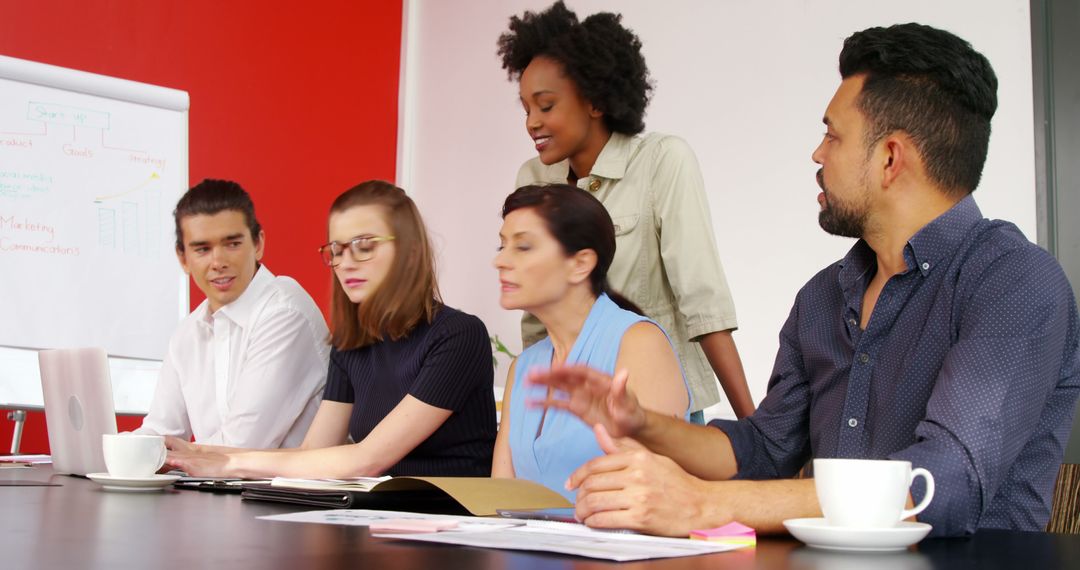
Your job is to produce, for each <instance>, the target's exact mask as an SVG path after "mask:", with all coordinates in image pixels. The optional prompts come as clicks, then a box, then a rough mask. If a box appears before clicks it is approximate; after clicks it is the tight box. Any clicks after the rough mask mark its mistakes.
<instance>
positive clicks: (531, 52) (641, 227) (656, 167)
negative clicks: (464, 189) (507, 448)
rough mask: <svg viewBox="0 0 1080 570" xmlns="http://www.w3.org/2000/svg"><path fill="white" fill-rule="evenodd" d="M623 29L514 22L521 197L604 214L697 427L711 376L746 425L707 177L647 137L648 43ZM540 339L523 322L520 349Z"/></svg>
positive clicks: (745, 391)
mask: <svg viewBox="0 0 1080 570" xmlns="http://www.w3.org/2000/svg"><path fill="white" fill-rule="evenodd" d="M621 19H622V17H621V16H620V15H618V14H612V13H608V12H601V13H598V14H593V15H592V16H589V17H588V18H585V20H583V21H578V18H577V15H576V14H575V13H574V12H572V11H570V10H569V9H567V7H566V6H565V5H564V4H563V3H562V2H561V1H560V2H556V3H555V4H553V5H552V6H551V7H550V8H548V9H547V10H544V11H543V12H539V13H536V12H525V14H524V15H522V16H520V17H519V16H513V17H511V18H510V27H509V30H508V31H507V32H505V33H504V34H502V35H501V36H500V37H499V41H498V53H499V56H500V57H501V58H502V66H503V69H505V70H506V71H507V73H508V74H509V76H510V79H511V80H516V81H518V84H519V93H520V97H521V104H522V106H523V107H524V109H525V129H526V131H527V132H528V134H529V136H530V137H531V138H532V139H533V141H534V143H535V145H536V151H537V153H538V154H539V156H537V157H535V158H533V159H531V160H529V161H527V162H526V163H525V164H524V165H522V167H521V170H520V171H519V172H518V177H517V187H521V186H527V185H532V184H555V183H559V184H567V183H568V184H572V185H576V186H577V187H579V188H582V189H584V190H587V191H589V192H590V193H591V194H592V195H594V196H596V198H598V199H599V200H600V201H601V202H602V203H603V204H604V206H605V207H606V208H607V210H608V211H609V212H610V214H611V218H612V222H613V223H614V224H615V235H616V240H617V249H616V255H615V260H614V262H613V263H612V264H611V268H610V270H609V272H608V279H609V280H610V283H611V286H612V288H613V289H614V290H616V291H619V292H620V293H622V294H623V295H625V296H626V298H628V299H629V300H630V301H632V302H634V303H635V304H636V305H638V306H639V307H641V308H642V310H643V311H644V312H645V314H646V315H648V316H649V317H650V318H652V319H654V320H656V321H657V322H658V323H659V324H660V325H661V326H662V327H663V328H664V330H666V331H667V332H668V334H669V335H670V337H671V340H672V341H673V343H674V345H675V348H676V351H677V352H678V355H679V358H680V360H681V361H682V363H683V367H684V369H685V373H686V376H687V379H688V381H689V384H690V387H691V392H692V396H693V410H694V411H695V412H696V413H695V414H694V415H693V416H692V419H693V420H694V421H696V422H697V423H702V422H703V415H702V413H701V412H700V410H702V409H703V408H705V407H708V406H710V405H712V404H715V403H717V402H719V401H720V393H719V391H718V390H717V385H716V382H715V381H714V380H713V378H712V373H713V372H715V373H716V377H717V378H719V380H720V384H721V385H722V386H723V388H724V392H725V393H726V395H727V397H728V400H729V402H730V403H731V407H732V409H733V410H734V411H735V414H736V415H737V416H738V417H740V418H741V417H744V416H747V415H749V414H750V413H752V412H753V411H754V403H753V401H752V400H751V398H750V390H749V388H748V387H747V385H746V376H745V374H744V372H743V368H742V362H741V361H740V359H739V353H738V349H737V348H736V347H735V342H734V339H733V338H732V336H731V332H732V331H733V330H734V329H735V328H736V326H737V323H736V320H735V306H734V303H733V302H732V299H731V294H730V292H729V290H728V286H727V280H726V279H725V277H724V271H723V268H722V267H721V265H720V258H719V254H718V252H717V249H716V238H715V237H714V235H713V228H712V220H711V218H710V215H709V204H708V200H707V199H706V197H705V185H704V181H703V179H702V175H701V169H700V168H699V166H698V163H697V158H696V157H695V156H694V153H693V151H692V150H691V149H690V147H689V146H688V145H687V144H686V142H685V141H683V140H682V139H680V138H677V137H673V136H670V135H664V134H660V133H651V134H641V133H642V131H644V129H645V123H644V115H645V108H646V107H647V106H648V103H649V95H650V92H651V91H652V85H651V82H650V79H649V69H648V67H647V66H646V65H645V58H644V57H643V56H642V54H641V41H640V40H639V39H638V37H637V36H636V35H635V34H634V33H633V32H632V31H631V30H629V29H627V28H625V27H623V25H622V23H621ZM544 335H545V331H544V327H543V325H541V324H540V322H539V321H538V320H536V319H535V318H533V317H532V316H531V315H526V316H525V318H524V319H523V320H522V337H523V341H524V344H525V345H526V346H529V345H532V344H533V343H535V342H537V341H538V340H540V339H542V338H543V337H544ZM709 364H711V370H710V366H709Z"/></svg>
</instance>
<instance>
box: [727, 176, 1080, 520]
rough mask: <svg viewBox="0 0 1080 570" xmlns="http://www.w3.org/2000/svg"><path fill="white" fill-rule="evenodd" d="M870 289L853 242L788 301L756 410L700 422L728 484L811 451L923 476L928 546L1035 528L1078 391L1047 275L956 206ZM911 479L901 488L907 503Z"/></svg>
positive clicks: (1033, 250) (968, 209)
mask: <svg viewBox="0 0 1080 570" xmlns="http://www.w3.org/2000/svg"><path fill="white" fill-rule="evenodd" d="M904 259H905V260H906V262H907V268H908V269H907V270H906V271H904V272H902V273H900V274H898V275H895V276H893V277H892V278H890V279H889V281H888V282H887V283H886V284H885V287H884V289H883V290H882V291H881V295H880V297H879V298H878V301H877V304H876V305H875V307H874V310H873V313H872V315H871V318H870V321H869V323H868V324H867V328H866V330H862V329H860V326H859V323H860V322H861V321H860V313H861V308H862V298H863V293H865V291H866V287H867V285H868V284H869V282H870V279H871V278H872V277H873V275H874V272H875V270H876V258H875V255H874V252H873V251H872V250H871V249H870V247H869V246H868V245H867V244H866V243H865V242H863V241H861V240H860V241H859V242H858V243H856V244H855V246H854V247H853V248H852V249H851V251H850V252H849V253H848V254H847V256H845V257H844V259H842V260H841V261H840V262H838V263H836V264H833V265H831V266H829V267H827V268H826V269H824V270H823V271H821V272H820V273H818V274H817V275H816V276H815V277H814V278H813V279H811V280H810V282H809V283H807V284H806V286H804V287H803V289H802V290H801V291H800V292H799V294H798V296H797V297H796V300H795V306H794V307H793V308H792V310H791V314H790V316H789V317H788V320H787V322H786V323H785V324H784V328H783V329H782V330H781V331H780V350H779V352H778V354H777V357H776V364H775V367H774V369H773V374H772V377H771V378H770V381H769V390H768V394H767V395H766V397H765V399H764V400H763V401H762V403H761V406H760V407H759V408H758V410H757V412H756V413H754V414H753V415H752V416H750V417H749V418H744V419H743V420H740V421H738V422H735V421H727V420H717V421H714V422H712V425H713V426H715V427H718V428H720V429H722V430H724V431H725V432H726V433H727V434H728V436H729V437H730V438H731V442H732V446H733V447H734V450H735V457H736V460H737V461H738V466H739V473H738V477H739V478H744V479H768V478H776V477H790V476H792V475H794V474H795V473H797V472H798V471H799V469H800V468H802V467H803V465H804V464H806V462H807V461H808V460H809V459H811V458H813V457H847V458H867V459H885V458H888V459H900V460H907V461H910V462H911V463H912V465H913V466H914V467H924V468H926V469H928V470H929V471H930V472H931V473H932V474H933V475H934V481H935V484H936V492H935V494H934V499H933V501H932V502H931V504H930V506H929V507H928V508H927V509H926V510H925V511H923V513H922V514H920V515H919V517H918V518H919V520H920V521H924V522H928V523H930V524H932V525H933V527H934V530H933V534H934V535H936V536H957V535H964V534H969V533H972V532H974V531H975V530H976V529H977V528H1010V529H1018V530H1042V529H1043V528H1044V527H1045V525H1046V522H1047V520H1048V518H1049V513H1050V501H1051V496H1052V492H1053V485H1054V480H1055V477H1056V475H1057V471H1058V467H1059V465H1060V464H1061V460H1062V456H1063V450H1064V446H1065V443H1066V442H1067V440H1068V437H1069V430H1070V427H1071V425H1072V415H1073V410H1074V409H1075V407H1076V398H1077V394H1078V393H1080V351H1078V334H1080V333H1078V318H1077V309H1076V301H1075V299H1074V298H1073V293H1072V289H1071V288H1070V286H1069V282H1068V280H1067V279H1066V277H1065V275H1064V273H1063V271H1062V270H1061V266H1060V265H1059V264H1058V263H1057V261H1056V260H1055V259H1054V258H1053V257H1052V256H1050V255H1049V254H1048V253H1047V252H1046V251H1044V250H1042V249H1041V248H1039V247H1038V246H1036V245H1034V244H1032V243H1031V242H1029V241H1028V240H1027V239H1026V238H1025V237H1024V235H1023V234H1022V233H1020V231H1019V230H1018V229H1017V228H1016V227H1015V226H1014V225H1012V224H1010V223H1007V222H1002V221H996V220H987V219H985V218H983V217H982V213H981V212H980V211H979V208H978V206H976V204H975V201H974V200H973V199H972V197H971V196H968V197H966V198H964V199H963V200H962V201H960V202H959V203H957V204H956V205H955V206H954V207H953V208H952V209H950V210H949V211H948V212H946V213H945V214H943V215H942V216H941V217H939V218H938V219H936V220H934V221H933V222H931V223H930V224H927V225H926V226H925V227H923V228H922V229H921V230H919V232H918V233H916V234H915V235H914V236H913V237H912V238H911V240H910V241H909V242H908V244H907V246H906V247H905V249H904ZM924 493H925V488H924V487H923V484H922V480H921V479H920V480H918V481H917V482H916V484H915V485H914V486H913V487H912V495H913V499H914V500H915V502H916V503H918V502H919V501H920V500H921V499H922V496H923V494H924Z"/></svg>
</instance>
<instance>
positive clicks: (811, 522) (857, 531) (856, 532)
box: [784, 518, 933, 552]
mask: <svg viewBox="0 0 1080 570" xmlns="http://www.w3.org/2000/svg"><path fill="white" fill-rule="evenodd" d="M784 526H785V527H787V529H788V532H790V533H791V534H792V536H794V537H795V538H797V539H799V540H801V541H803V542H805V543H806V544H807V545H809V546H813V547H815V548H824V549H826V550H853V551H861V552H876V551H886V550H903V549H905V548H907V547H909V546H911V545H912V544H915V543H916V542H919V541H920V540H922V539H923V537H925V536H926V535H927V534H928V533H929V532H930V529H931V528H933V527H931V526H930V525H928V524H926V523H921V522H908V521H901V522H899V523H897V525H896V526H894V527H892V528H849V527H837V526H829V524H828V523H827V522H825V519H824V518H813V519H788V520H786V521H784Z"/></svg>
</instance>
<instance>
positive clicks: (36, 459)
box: [0, 455, 52, 465]
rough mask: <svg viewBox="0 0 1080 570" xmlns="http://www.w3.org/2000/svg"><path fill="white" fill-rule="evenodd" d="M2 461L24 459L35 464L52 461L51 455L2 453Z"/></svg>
mask: <svg viewBox="0 0 1080 570" xmlns="http://www.w3.org/2000/svg"><path fill="white" fill-rule="evenodd" d="M0 461H23V462H26V463H32V464H34V465H39V464H47V463H52V456H51V455H0Z"/></svg>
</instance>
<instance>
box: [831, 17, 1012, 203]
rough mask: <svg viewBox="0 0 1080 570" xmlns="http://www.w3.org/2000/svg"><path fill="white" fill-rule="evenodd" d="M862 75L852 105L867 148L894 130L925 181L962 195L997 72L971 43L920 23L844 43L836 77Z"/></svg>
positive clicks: (983, 136)
mask: <svg viewBox="0 0 1080 570" xmlns="http://www.w3.org/2000/svg"><path fill="white" fill-rule="evenodd" d="M855 75H865V76H866V79H865V82H864V83H863V86H862V92H861V93H859V98H858V99H857V104H858V106H859V110H860V111H862V113H863V115H865V116H866V119H867V122H868V123H869V125H868V127H867V132H866V146H867V151H868V152H869V150H871V149H872V148H873V147H874V145H876V144H877V143H878V141H880V140H881V139H883V138H884V137H886V136H887V135H889V134H890V133H893V132H896V131H903V132H905V133H907V134H908V135H909V136H911V139H912V140H913V141H914V143H915V147H916V148H918V149H919V153H920V154H922V158H923V161H924V162H925V164H926V173H927V176H928V177H929V178H930V179H931V180H933V181H934V182H935V183H936V184H937V185H938V186H940V187H941V189H943V190H944V191H946V192H947V193H949V194H952V195H955V196H958V197H962V196H966V195H967V194H969V193H971V192H972V191H974V190H975V187H976V186H978V185H979V179H980V178H981V177H982V169H983V165H984V164H985V163H986V153H987V149H988V148H989V144H990V121H991V119H993V117H994V112H995V111H996V110H997V87H998V80H997V75H995V74H994V69H993V67H991V66H990V62H989V61H987V59H986V57H984V56H983V55H982V54H981V53H979V52H977V51H975V49H974V48H972V47H971V44H969V43H968V42H966V41H964V40H962V39H960V38H959V37H957V36H955V35H953V34H951V33H949V32H946V31H944V30H938V29H936V28H931V27H930V26H924V25H921V24H898V25H895V26H890V27H888V28H869V29H866V30H863V31H861V32H856V33H855V34H852V36H851V37H849V38H848V39H846V40H844V49H843V50H842V51H841V52H840V76H841V77H843V78H844V79H847V78H849V77H852V76H855Z"/></svg>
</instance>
